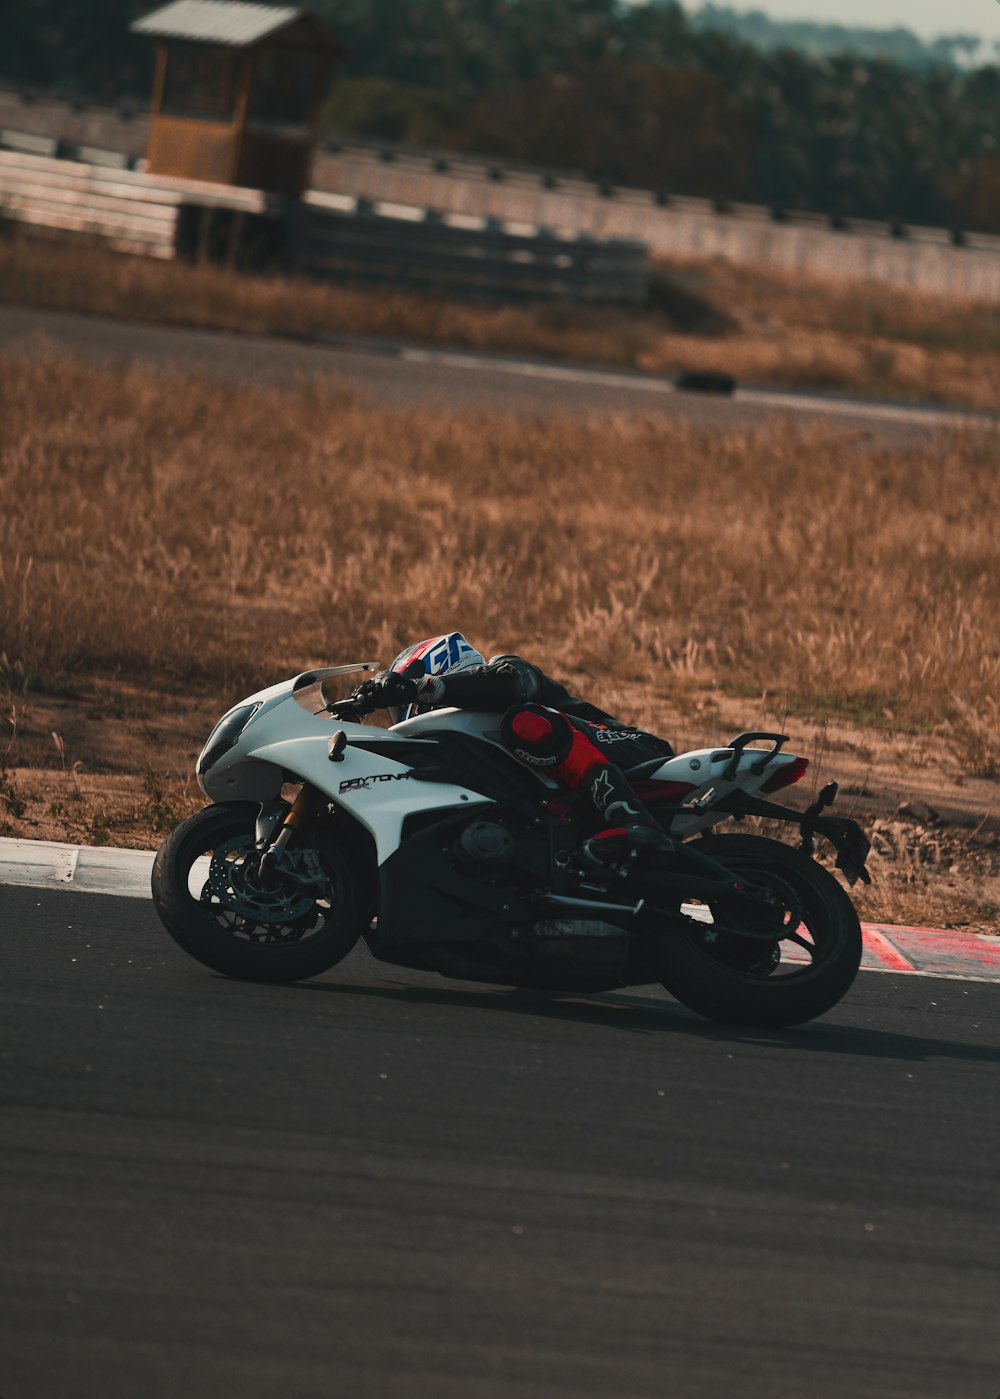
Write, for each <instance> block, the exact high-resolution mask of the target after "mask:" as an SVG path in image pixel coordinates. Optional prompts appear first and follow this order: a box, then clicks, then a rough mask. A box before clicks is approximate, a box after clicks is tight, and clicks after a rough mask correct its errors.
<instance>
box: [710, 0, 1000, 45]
mask: <svg viewBox="0 0 1000 1399" xmlns="http://www.w3.org/2000/svg"><path fill="white" fill-rule="evenodd" d="M716 3H717V4H719V5H720V7H721V6H726V7H727V8H729V9H732V10H741V11H743V10H763V12H764V14H766V15H769V16H770V17H771V18H772V19H811V20H818V21H823V22H827V23H830V24H845V25H854V24H862V25H865V26H867V27H869V28H871V29H892V28H895V26H896V25H901V26H902V27H903V28H905V29H910V30H912V31H913V33H914V34H919V35H920V37H921V38H922V39H934V38H937V37H938V35H940V34H956V33H962V34H979V35H981V36H982V38H983V39H984V40H986V41H987V42H988V43H989V44H990V45H991V46H992V45H993V43H994V42H996V41H998V40H1000V3H998V0H716ZM685 8H686V9H690V10H694V9H697V8H699V6H698V5H697V3H692V0H686V3H685Z"/></svg>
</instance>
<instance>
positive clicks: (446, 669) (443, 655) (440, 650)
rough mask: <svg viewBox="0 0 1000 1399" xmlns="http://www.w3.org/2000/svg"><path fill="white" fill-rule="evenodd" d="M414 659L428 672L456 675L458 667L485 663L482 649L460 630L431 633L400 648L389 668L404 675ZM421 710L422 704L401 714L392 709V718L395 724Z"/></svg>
mask: <svg viewBox="0 0 1000 1399" xmlns="http://www.w3.org/2000/svg"><path fill="white" fill-rule="evenodd" d="M414 661H420V662H422V664H423V667H424V674H425V675H452V674H454V672H455V671H456V670H469V669H470V668H471V667H472V666H480V665H483V664H484V663H485V662H484V657H483V654H482V652H481V651H477V650H476V648H475V647H474V646H472V645H470V643H469V642H468V641H466V639H465V637H464V636H463V635H462V633H461V632H460V631H450V632H445V633H444V635H443V636H430V637H428V638H427V640H426V641H418V642H417V643H416V645H414V646H407V647H406V649H405V650H404V651H400V653H399V655H398V656H397V657H396V659H395V660H394V661H393V663H392V665H391V666H390V667H389V669H390V670H394V671H396V672H397V673H400V674H401V673H402V672H403V671H404V670H406V668H407V667H408V666H411V665H412V664H413V662H414ZM419 713H420V706H419V705H416V704H408V705H407V706H406V708H405V709H404V710H403V711H402V713H401V714H395V713H394V712H393V711H391V710H390V717H391V718H392V721H393V723H394V724H398V723H399V720H400V719H401V718H402V719H410V718H412V717H413V715H414V714H419Z"/></svg>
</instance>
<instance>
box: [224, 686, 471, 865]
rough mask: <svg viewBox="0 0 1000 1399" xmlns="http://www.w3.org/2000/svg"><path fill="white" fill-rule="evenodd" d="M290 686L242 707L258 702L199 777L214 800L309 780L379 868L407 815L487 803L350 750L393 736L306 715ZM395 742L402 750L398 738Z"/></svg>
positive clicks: (255, 797) (272, 792)
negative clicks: (365, 837) (371, 850)
mask: <svg viewBox="0 0 1000 1399" xmlns="http://www.w3.org/2000/svg"><path fill="white" fill-rule="evenodd" d="M294 685H295V682H294V681H293V680H289V681H286V682H285V683H284V684H283V685H274V686H272V687H271V688H270V689H268V690H262V691H260V693H259V694H256V695H251V696H250V697H249V699H247V700H245V701H244V704H245V705H249V704H255V703H257V702H258V701H259V702H260V708H259V709H258V710H257V712H256V714H254V715H253V717H252V718H251V719H250V721H249V722H248V723H247V725H246V727H245V728H244V729H243V731H242V733H241V734H240V736H239V738H238V740H237V742H236V743H235V744H234V745H233V747H232V748H230V749H229V750H228V752H225V753H224V754H223V755H222V757H220V758H219V759H218V760H217V761H216V762H215V763H214V764H213V765H212V767H211V768H210V769H209V771H208V772H206V773H203V774H201V775H200V777H199V781H200V782H201V786H202V789H203V791H204V792H205V794H206V796H208V797H210V798H211V799H212V801H216V802H226V801H258V802H263V801H270V800H272V799H273V798H274V797H276V796H278V794H279V793H280V791H281V787H282V785H283V783H284V782H286V781H287V782H308V783H309V784H310V785H311V786H313V787H315V788H317V790H318V791H320V792H323V793H324V794H325V795H326V796H327V797H329V799H330V800H331V802H333V803H335V804H336V805H337V806H340V807H343V808H344V810H346V811H349V812H350V813H351V815H352V816H354V817H355V818H356V819H357V820H358V821H359V822H360V824H361V825H362V826H364V827H365V828H366V829H367V830H368V831H370V832H371V834H372V836H373V837H374V840H375V846H376V850H377V853H378V860H379V863H380V864H381V863H382V862H383V861H384V860H386V859H388V857H389V856H390V855H391V854H392V853H393V851H394V850H396V849H397V848H398V846H399V843H400V838H401V831H402V825H403V820H404V818H405V817H406V816H409V815H411V814H412V813H414V812H419V811H434V810H440V809H442V808H449V807H456V808H458V807H464V806H468V807H472V806H473V805H475V804H479V805H482V804H483V803H484V802H486V801H487V800H488V798H486V797H484V796H483V795H482V794H481V793H480V792H475V791H473V790H471V789H470V788H465V787H456V786H452V785H450V784H448V783H444V782H417V781H415V780H414V779H413V778H411V777H410V769H409V765H408V764H407V763H405V762H402V761H399V762H397V761H394V760H393V759H392V758H391V756H389V755H388V754H386V753H385V751H384V750H383V751H382V752H379V753H372V752H369V751H367V750H366V749H363V748H355V747H354V746H353V745H352V743H351V740H352V739H359V740H362V741H364V740H366V739H372V738H379V739H383V740H385V742H386V743H387V744H391V743H392V742H393V734H392V733H391V732H388V731H386V730H380V729H373V728H370V727H368V726H366V725H364V724H351V723H345V722H344V721H343V720H339V719H338V720H332V719H331V718H330V716H329V715H328V714H327V715H317V714H309V713H308V712H307V711H306V710H305V709H304V708H303V707H302V706H301V705H300V704H299V703H298V702H297V701H296V699H295V698H294V695H293V690H294ZM241 707H242V706H237V708H241ZM230 712H231V713H232V712H233V711H230ZM411 722H413V721H411ZM338 729H342V730H343V731H344V733H345V734H346V736H347V747H346V748H345V749H344V753H343V758H342V760H341V761H340V762H331V761H330V758H329V753H328V747H329V742H330V739H331V738H332V737H333V735H334V734H335V733H336V731H337V730H338ZM398 741H399V742H400V744H401V745H402V743H403V742H404V739H403V737H402V736H400V738H399V740H398Z"/></svg>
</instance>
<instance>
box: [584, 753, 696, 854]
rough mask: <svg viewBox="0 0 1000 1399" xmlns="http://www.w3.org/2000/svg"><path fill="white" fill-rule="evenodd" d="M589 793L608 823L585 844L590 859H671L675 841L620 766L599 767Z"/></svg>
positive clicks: (593, 774) (588, 789)
mask: <svg viewBox="0 0 1000 1399" xmlns="http://www.w3.org/2000/svg"><path fill="white" fill-rule="evenodd" d="M587 793H588V795H589V797H590V799H591V801H592V802H593V803H594V806H595V807H596V808H597V811H598V812H599V814H600V817H601V820H602V821H603V822H604V825H605V829H604V830H602V831H598V832H597V834H596V835H594V836H592V837H591V839H590V840H588V841H587V843H586V846H585V847H584V848H585V849H586V851H587V853H588V855H589V856H590V858H591V859H593V860H596V861H597V862H598V863H600V864H609V865H610V864H615V865H617V864H620V863H621V861H622V860H623V859H624V858H626V857H627V858H632V859H638V860H639V861H640V862H641V863H642V864H647V865H657V866H660V867H662V866H663V865H666V864H669V863H670V862H671V860H672V858H673V853H674V849H675V842H674V841H672V840H671V839H670V837H669V836H668V835H666V834H665V833H664V832H663V831H662V830H661V829H660V827H659V826H658V825H657V824H656V822H655V821H654V820H653V818H652V816H650V814H649V812H648V811H647V810H646V808H645V807H644V806H643V804H642V802H641V801H640V800H639V798H638V797H637V796H636V794H635V792H633V790H632V788H631V786H630V785H629V782H628V780H627V778H626V777H625V775H624V773H623V772H622V771H621V769H620V768H617V767H615V766H614V764H613V763H603V764H602V765H601V766H600V767H599V768H596V769H595V770H594V771H593V772H592V773H591V775H590V777H589V780H588V782H587Z"/></svg>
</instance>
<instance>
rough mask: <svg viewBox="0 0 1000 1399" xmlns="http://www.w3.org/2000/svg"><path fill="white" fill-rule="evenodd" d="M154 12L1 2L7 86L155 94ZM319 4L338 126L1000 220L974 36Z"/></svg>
mask: <svg viewBox="0 0 1000 1399" xmlns="http://www.w3.org/2000/svg"><path fill="white" fill-rule="evenodd" d="M150 8H151V6H150V4H149V3H148V0H147V2H146V3H134V0H32V4H31V5H30V6H29V5H18V6H16V7H13V8H12V4H11V0H6V3H3V0H0V77H3V78H4V79H5V80H7V81H20V82H26V83H34V84H36V85H39V86H42V87H46V86H48V87H53V88H58V89H61V90H63V91H67V90H72V91H74V92H75V93H76V94H77V95H80V96H90V97H93V98H95V99H104V100H108V99H121V98H122V97H125V96H132V97H133V98H134V99H136V100H140V101H141V100H142V99H143V98H144V96H145V93H146V91H148V82H149V48H150V45H149V44H148V41H144V40H142V39H138V38H136V37H134V36H130V35H129V34H128V32H127V26H128V22H129V21H130V20H131V19H133V18H135V16H136V15H138V14H142V13H145V12H147V11H148V10H149V9H150ZM310 8H312V9H313V10H314V11H315V12H317V13H319V14H320V15H322V16H323V18H324V19H326V20H327V22H328V23H329V24H330V26H331V28H332V29H333V30H334V31H335V32H336V33H337V34H338V36H339V37H340V38H342V39H343V40H344V41H345V42H346V43H347V45H348V46H349V48H350V50H351V55H352V56H351V58H350V60H349V62H348V63H347V64H346V65H344V66H343V67H342V68H341V69H340V70H339V72H338V74H337V76H336V78H335V80H334V83H333V86H332V89H331V95H330V98H329V100H328V102H327V104H326V106H325V108H324V113H323V122H324V126H325V128H326V129H327V130H329V131H330V132H341V133H350V134H354V135H359V136H367V137H373V138H378V139H383V140H387V141H395V142H401V143H404V144H411V145H419V146H423V147H431V148H438V149H443V150H451V151H456V152H466V153H476V154H483V155H486V156H490V157H493V158H496V159H497V160H499V161H502V160H507V161H516V162H527V163H531V164H535V165H542V166H545V167H548V168H550V169H553V170H556V171H559V170H564V171H573V172H577V173H580V174H583V175H585V176H588V177H591V178H593V179H596V180H600V181H604V182H607V183H608V184H610V185H615V184H620V185H626V184H627V185H638V186H645V187H650V188H653V189H657V190H660V191H663V192H664V193H667V194H669V193H679V194H696V195H703V196H706V197H709V198H715V199H720V200H745V201H748V202H752V203H761V204H767V205H771V206H774V207H778V208H782V209H787V210H790V211H791V210H795V209H813V210H817V211H820V212H824V213H828V214H831V215H840V216H843V217H845V218H851V217H861V218H876V219H895V220H899V221H901V222H903V223H928V224H937V225H945V226H956V227H962V228H967V229H981V230H986V231H1000V127H998V111H1000V68H998V67H997V66H996V65H995V64H992V65H985V66H981V67H976V68H968V67H963V66H961V64H960V63H959V62H956V61H952V60H954V59H955V58H956V56H958V57H959V58H960V57H961V55H962V53H963V52H966V53H967V52H968V51H969V44H968V42H967V41H966V39H965V37H964V36H954V38H953V39H952V40H951V41H949V43H946V44H945V45H943V46H942V45H938V47H937V49H936V50H934V49H926V48H925V49H924V51H923V52H922V53H917V52H916V51H914V52H912V53H910V54H909V61H900V60H898V59H895V60H894V59H891V58H888V57H885V56H882V55H881V54H879V53H877V52H875V53H872V52H866V51H864V47H863V45H861V44H859V43H855V44H854V46H853V47H852V49H851V50H849V51H844V52H841V53H829V52H811V53H806V52H804V51H802V50H801V49H795V48H787V47H776V48H775V47H767V46H764V45H762V44H760V43H752V42H749V41H748V40H747V39H745V38H743V37H741V36H740V34H739V33H735V32H731V28H732V27H731V26H730V29H729V30H727V29H726V28H725V27H722V28H711V27H708V26H707V24H706V21H705V17H704V16H703V15H702V16H699V17H698V20H697V21H696V20H694V19H692V18H691V17H689V16H688V15H687V14H686V13H685V11H684V10H683V9H682V8H681V7H680V6H679V5H677V4H675V3H673V0H651V3H648V4H645V5H626V4H623V3H621V0H311V3H310ZM722 13H723V12H720V14H722ZM721 23H722V21H721V20H720V24H721ZM949 44H950V46H949ZM963 45H964V48H963ZM917 60H919V61H917Z"/></svg>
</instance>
